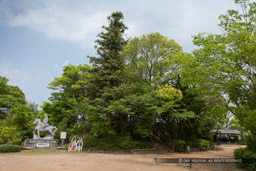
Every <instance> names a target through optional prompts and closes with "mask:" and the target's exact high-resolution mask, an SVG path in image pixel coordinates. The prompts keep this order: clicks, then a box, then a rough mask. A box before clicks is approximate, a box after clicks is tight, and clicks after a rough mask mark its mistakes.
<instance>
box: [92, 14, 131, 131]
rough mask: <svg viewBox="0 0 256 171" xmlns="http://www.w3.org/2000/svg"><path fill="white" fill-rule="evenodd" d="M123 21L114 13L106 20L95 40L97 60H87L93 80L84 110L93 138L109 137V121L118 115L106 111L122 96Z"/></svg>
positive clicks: (121, 16) (119, 115)
mask: <svg viewBox="0 0 256 171" xmlns="http://www.w3.org/2000/svg"><path fill="white" fill-rule="evenodd" d="M123 18H124V17H123V14H122V13H121V12H114V13H112V14H111V16H109V17H108V18H107V19H108V22H109V25H108V26H103V27H102V28H103V29H104V32H101V33H100V34H98V38H99V39H98V40H96V41H95V42H96V46H95V48H96V50H97V53H98V57H90V62H91V64H92V66H93V68H92V70H91V72H90V73H91V74H92V75H93V76H92V77H91V79H90V83H89V87H90V92H92V94H91V95H90V96H88V98H89V99H90V100H92V102H91V103H90V104H89V105H90V106H89V107H88V108H89V109H90V113H88V120H90V122H91V123H92V125H93V126H92V131H93V133H94V134H95V135H97V136H105V135H107V134H113V133H114V131H113V129H112V127H113V125H112V122H111V121H112V120H115V118H120V117H121V115H122V114H120V113H109V112H108V110H107V107H108V106H109V105H111V104H112V102H113V101H114V100H118V99H119V98H120V97H121V96H122V88H120V86H121V84H122V80H123V74H124V73H123V70H124V66H125V60H124V58H123V57H122V56H121V54H120V52H121V51H122V49H123V47H124V45H126V43H127V40H126V39H125V37H124V36H125V35H124V33H125V30H126V29H127V27H126V26H125V24H124V23H123V21H122V20H123ZM94 128H95V129H94ZM97 130H99V132H98V133H97Z"/></svg>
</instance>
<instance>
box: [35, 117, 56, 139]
mask: <svg viewBox="0 0 256 171" xmlns="http://www.w3.org/2000/svg"><path fill="white" fill-rule="evenodd" d="M33 124H36V128H35V130H34V131H33V139H51V140H53V138H54V135H55V132H56V131H57V127H56V126H53V125H49V124H48V116H47V114H44V121H43V122H41V121H40V119H38V118H36V119H35V121H34V122H33ZM40 132H46V133H48V135H47V136H45V137H44V138H41V137H40Z"/></svg>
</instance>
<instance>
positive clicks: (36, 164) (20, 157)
mask: <svg viewBox="0 0 256 171" xmlns="http://www.w3.org/2000/svg"><path fill="white" fill-rule="evenodd" d="M241 147H244V146H238V145H222V146H219V149H218V150H210V151H205V152H192V153H190V154H183V153H166V154H156V155H155V154H98V153H86V152H80V153H79V152H65V151H49V152H48V151H42V152H41V151H39V152H33V151H22V152H20V153H8V154H0V171H51V170H53V171H65V170H68V171H73V170H74V171H80V170H81V171H87V170H88V171H108V170H109V171H112V170H114V171H115V170H117V171H141V170H152V171H154V170H161V171H162V170H163V171H165V170H166V171H167V170H168V171H170V170H175V171H188V170H197V171H198V170H199V171H200V170H203V171H205V170H206V171H215V170H216V171H217V170H223V171H226V170H227V171H228V170H234V171H239V169H236V167H235V164H226V163H225V164H201V163H200V164H194V163H193V164H192V167H191V168H188V167H187V166H186V164H181V163H158V164H156V165H153V164H152V162H153V158H154V157H157V158H233V152H234V150H235V149H236V148H241Z"/></svg>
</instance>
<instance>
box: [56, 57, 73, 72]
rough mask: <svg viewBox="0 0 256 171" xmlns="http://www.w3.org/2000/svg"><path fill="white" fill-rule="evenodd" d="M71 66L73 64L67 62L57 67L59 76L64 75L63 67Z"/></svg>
mask: <svg viewBox="0 0 256 171" xmlns="http://www.w3.org/2000/svg"><path fill="white" fill-rule="evenodd" d="M69 64H71V63H70V62H69V60H67V59H66V60H65V61H64V62H62V64H61V65H58V64H57V65H55V70H57V72H58V74H60V75H61V74H62V72H63V67H64V66H66V65H69Z"/></svg>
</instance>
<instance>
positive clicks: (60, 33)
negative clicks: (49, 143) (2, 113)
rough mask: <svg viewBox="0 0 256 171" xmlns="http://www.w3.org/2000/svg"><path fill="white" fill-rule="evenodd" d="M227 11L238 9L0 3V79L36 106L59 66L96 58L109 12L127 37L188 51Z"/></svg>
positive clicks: (208, 4) (132, 1) (161, 1)
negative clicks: (120, 20) (151, 38)
mask: <svg viewBox="0 0 256 171" xmlns="http://www.w3.org/2000/svg"><path fill="white" fill-rule="evenodd" d="M228 9H239V7H238V6H236V5H234V1H233V0H218V1H216V0H179V1H177V0H147V1H145V0H129V1H128V0H119V1H114V0H105V1H104V0H95V1H91V0H76V1H71V0H35V1H31V0H0V75H1V76H5V77H7V78H8V79H9V84H10V85H16V86H19V87H20V89H21V90H22V91H23V92H24V93H25V95H26V99H27V100H28V101H30V102H35V103H37V104H39V105H42V103H43V101H47V99H48V98H49V97H50V94H51V90H49V89H48V88H47V86H48V84H49V83H50V82H51V81H53V79H54V78H55V77H60V76H61V74H62V68H63V66H65V65H67V64H69V63H71V64H73V65H78V64H85V63H86V64H89V60H88V59H87V58H86V56H88V55H89V56H94V55H96V51H95V49H94V41H95V40H96V39H97V34H98V33H99V32H100V31H102V29H101V27H102V25H107V19H106V17H107V16H109V15H111V13H112V12H114V11H122V12H123V13H124V17H125V19H124V23H125V24H126V25H127V26H128V27H129V30H128V31H127V36H128V37H135V36H140V35H142V34H149V33H152V32H159V33H160V34H162V35H164V36H166V37H168V38H170V39H174V40H175V41H176V42H177V43H179V44H180V45H181V46H182V47H183V50H184V51H186V52H191V51H192V50H193V49H194V48H195V47H194V46H193V44H192V38H191V36H193V35H196V34H198V33H201V32H207V33H221V32H222V30H221V28H220V27H219V26H218V23H219V20H218V16H219V15H220V14H225V13H226V11H227V10H228Z"/></svg>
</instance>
